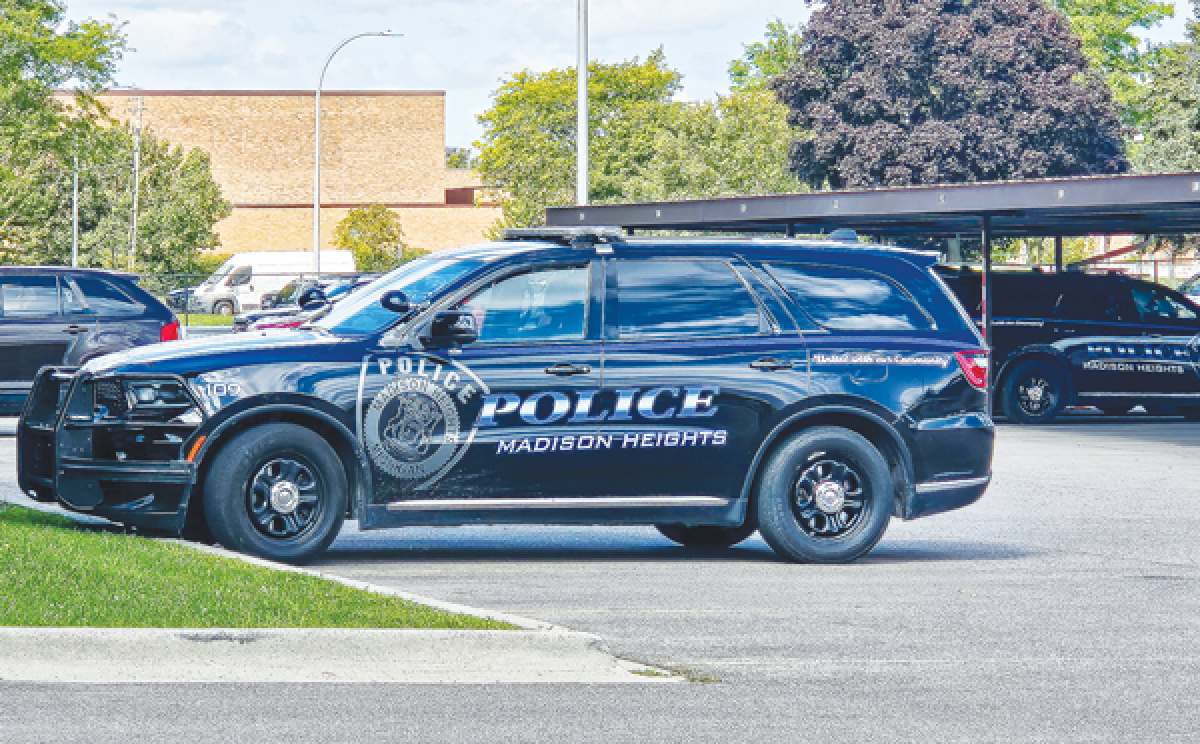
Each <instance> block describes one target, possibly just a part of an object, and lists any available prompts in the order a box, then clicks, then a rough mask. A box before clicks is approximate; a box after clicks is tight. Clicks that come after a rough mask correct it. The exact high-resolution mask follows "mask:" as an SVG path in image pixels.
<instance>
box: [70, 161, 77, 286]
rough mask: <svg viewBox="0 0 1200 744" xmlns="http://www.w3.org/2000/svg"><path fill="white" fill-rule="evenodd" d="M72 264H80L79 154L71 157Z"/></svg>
mask: <svg viewBox="0 0 1200 744" xmlns="http://www.w3.org/2000/svg"><path fill="white" fill-rule="evenodd" d="M71 164H72V167H71V266H73V267H74V266H78V265H79V155H78V153H77V154H76V155H75V156H74V157H73V158H72V159H71Z"/></svg>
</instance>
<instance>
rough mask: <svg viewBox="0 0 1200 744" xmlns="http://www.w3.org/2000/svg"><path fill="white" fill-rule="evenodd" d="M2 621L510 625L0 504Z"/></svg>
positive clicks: (271, 625)
mask: <svg viewBox="0 0 1200 744" xmlns="http://www.w3.org/2000/svg"><path fill="white" fill-rule="evenodd" d="M0 625H21V626H39V627H53V626H59V627H95V628H454V629H512V628H513V626H511V625H508V624H506V623H500V622H496V621H493V620H486V619H483V618H478V617H472V616H470V615H458V614H454V613H451V612H445V611H443V610H436V609H434V608H432V607H426V606H424V605H420V604H416V603H415V602H409V601H407V600H403V599H399V598H397V597H389V596H386V595H381V594H372V593H371V592H365V591H361V590H359V589H353V588H351V587H348V586H343V585H341V584H338V583H336V582H332V581H327V580H325V579H320V578H317V577H314V576H304V575H301V574H292V573H284V572H280V571H272V570H270V569H268V568H263V567H261V566H252V565H248V564H245V563H242V562H240V561H236V560H233V559H230V558H224V557H222V556H215V555H209V554H206V553H201V552H199V551H195V550H189V549H188V548H185V547H183V546H181V545H175V544H171V543H164V542H159V541H157V540H154V539H153V538H146V537H137V536H133V535H125V534H119V533H113V532H108V531H104V530H102V529H98V528H89V527H85V526H81V525H78V524H77V523H75V522H72V521H71V520H69V519H66V518H63V517H60V516H57V515H54V514H45V513H43V512H38V511H33V510H30V509H24V508H22V507H18V506H12V505H7V504H0Z"/></svg>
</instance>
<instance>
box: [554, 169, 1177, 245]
mask: <svg viewBox="0 0 1200 744" xmlns="http://www.w3.org/2000/svg"><path fill="white" fill-rule="evenodd" d="M985 218H986V221H987V223H988V226H989V232H990V237H993V238H995V237H1005V236H1025V235H1028V236H1054V235H1088V234H1101V233H1109V234H1112V233H1142V234H1146V233H1158V234H1170V233H1193V232H1194V233H1200V173H1177V174H1170V175H1132V176H1096V177H1084V178H1063V179H1048V180H1039V181H1003V182H990V183H972V184H953V185H942V186H914V187H906V188H894V189H869V190H862V191H818V192H810V193H805V194H779V195H771V196H746V197H730V198H721V199H698V200H694V201H676V202H651V203H645V204H606V205H596V206H582V207H551V208H549V209H547V210H546V224H547V225H549V226H554V227H585V226H598V225H616V226H619V227H624V228H628V229H649V230H704V231H716V232H773V233H786V234H795V233H799V234H809V233H821V232H829V231H830V230H834V229H837V228H851V229H853V230H856V231H857V232H859V233H862V234H864V235H876V236H881V237H884V236H889V235H892V236H897V235H925V236H952V235H957V234H961V233H972V232H975V231H978V230H980V229H981V228H982V226H983V223H984V219H985Z"/></svg>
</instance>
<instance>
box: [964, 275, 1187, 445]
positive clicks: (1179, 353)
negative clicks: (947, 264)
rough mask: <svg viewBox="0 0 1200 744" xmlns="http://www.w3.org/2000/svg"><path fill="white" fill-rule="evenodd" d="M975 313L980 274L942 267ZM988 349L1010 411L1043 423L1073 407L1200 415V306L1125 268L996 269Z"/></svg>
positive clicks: (1001, 403)
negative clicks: (1090, 271)
mask: <svg viewBox="0 0 1200 744" xmlns="http://www.w3.org/2000/svg"><path fill="white" fill-rule="evenodd" d="M942 272H943V274H944V275H945V278H946V281H947V283H948V284H949V285H950V286H951V288H952V289H953V290H954V291H955V293H956V294H957V295H958V296H959V298H960V299H961V300H962V303H963V305H965V306H966V307H967V308H969V309H970V310H971V311H972V313H973V315H974V316H975V317H976V318H978V317H979V314H980V306H981V303H980V297H981V295H982V289H981V287H982V284H981V282H980V275H979V273H978V272H975V271H970V270H968V271H958V270H953V269H942ZM992 291H993V295H994V297H995V299H994V301H993V304H994V305H995V311H994V320H993V332H992V336H993V338H992V352H993V363H994V368H995V370H996V375H995V379H996V395H997V403H998V404H999V406H1000V408H1001V410H1002V411H1003V412H1004V415H1005V416H1006V417H1007V418H1008V419H1010V420H1012V421H1017V422H1020V423H1045V422H1048V421H1051V420H1053V419H1054V417H1055V416H1057V415H1058V413H1059V412H1060V411H1062V409H1063V408H1064V407H1066V406H1069V405H1076V404H1081V405H1091V406H1096V407H1098V408H1100V409H1101V410H1103V411H1104V412H1105V413H1109V414H1119V413H1125V412H1127V411H1128V410H1129V409H1130V408H1132V407H1134V406H1138V405H1141V406H1144V407H1145V408H1146V409H1147V410H1148V411H1150V412H1151V413H1178V414H1183V415H1184V416H1187V417H1188V418H1192V419H1195V418H1200V308H1198V307H1197V306H1196V305H1195V304H1193V303H1192V301H1191V300H1189V299H1187V298H1186V297H1184V296H1183V295H1182V294H1180V293H1179V292H1176V291H1175V290H1173V289H1168V288H1166V287H1163V286H1162V285H1159V284H1153V283H1151V282H1146V281H1142V280H1139V279H1130V278H1128V277H1125V276H1122V275H1120V274H1082V273H1078V272H1067V273H1064V274H1043V273H1039V272H1030V271H1011V272H1010V271H998V272H996V273H995V274H994V275H993V277H992Z"/></svg>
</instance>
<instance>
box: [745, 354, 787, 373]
mask: <svg viewBox="0 0 1200 744" xmlns="http://www.w3.org/2000/svg"><path fill="white" fill-rule="evenodd" d="M795 366H796V365H795V364H794V363H793V362H792V361H791V360H788V359H783V360H780V359H771V358H770V357H763V358H762V359H755V360H754V361H753V362H750V368H751V369H758V370H762V371H763V372H775V371H778V370H781V369H792V368H794V367H795Z"/></svg>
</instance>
